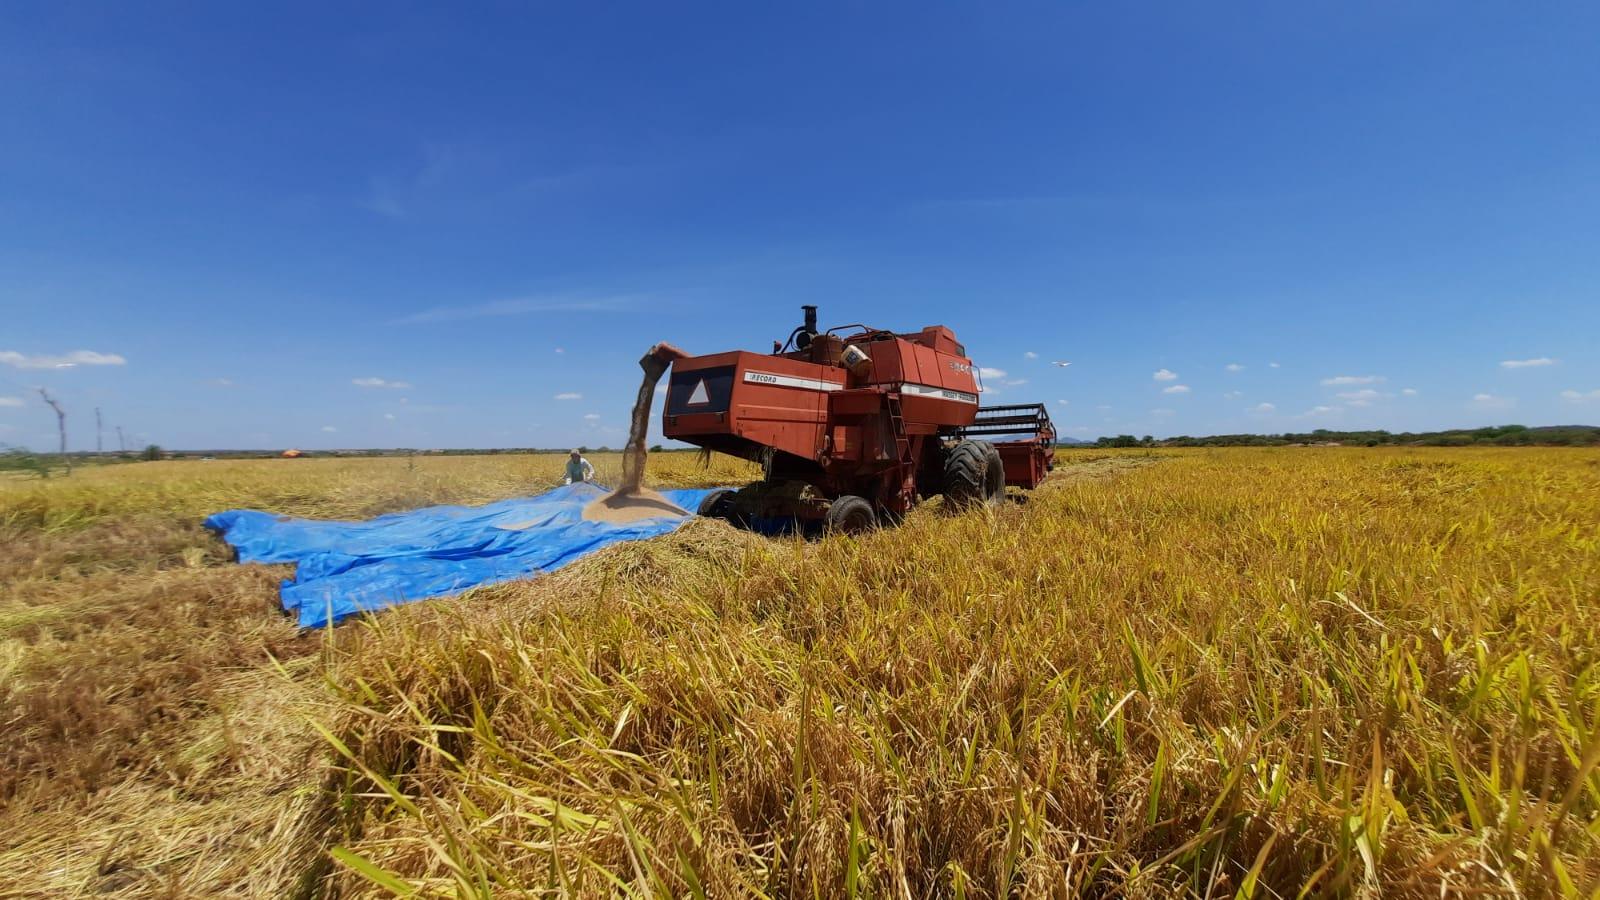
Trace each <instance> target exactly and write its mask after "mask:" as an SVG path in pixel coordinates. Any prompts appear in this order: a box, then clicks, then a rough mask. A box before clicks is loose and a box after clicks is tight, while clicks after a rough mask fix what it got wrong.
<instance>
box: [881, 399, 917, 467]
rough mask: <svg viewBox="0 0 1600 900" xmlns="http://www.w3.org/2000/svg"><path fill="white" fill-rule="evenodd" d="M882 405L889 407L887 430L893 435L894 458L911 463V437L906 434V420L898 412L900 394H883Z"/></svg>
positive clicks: (904, 462)
mask: <svg viewBox="0 0 1600 900" xmlns="http://www.w3.org/2000/svg"><path fill="white" fill-rule="evenodd" d="M884 405H885V406H886V407H888V409H889V431H890V433H891V434H893V435H894V449H895V458H896V459H898V460H899V461H900V464H901V465H907V466H908V465H911V462H912V460H911V438H909V437H907V436H906V420H905V417H904V416H902V415H901V414H900V394H899V393H898V392H890V393H888V394H885V395H884Z"/></svg>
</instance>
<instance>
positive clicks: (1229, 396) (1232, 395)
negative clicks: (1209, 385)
mask: <svg viewBox="0 0 1600 900" xmlns="http://www.w3.org/2000/svg"><path fill="white" fill-rule="evenodd" d="M1243 396H1244V391H1229V392H1227V393H1226V394H1223V395H1222V399H1224V400H1237V399H1239V398H1240V397H1243Z"/></svg>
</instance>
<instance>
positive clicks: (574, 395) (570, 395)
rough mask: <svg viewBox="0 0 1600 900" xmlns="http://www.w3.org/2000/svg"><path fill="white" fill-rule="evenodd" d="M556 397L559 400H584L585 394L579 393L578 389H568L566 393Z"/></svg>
mask: <svg viewBox="0 0 1600 900" xmlns="http://www.w3.org/2000/svg"><path fill="white" fill-rule="evenodd" d="M555 399H557V400H582V399H583V395H582V394H580V393H578V392H577V391H566V392H565V393H560V394H557V395H556V397H555Z"/></svg>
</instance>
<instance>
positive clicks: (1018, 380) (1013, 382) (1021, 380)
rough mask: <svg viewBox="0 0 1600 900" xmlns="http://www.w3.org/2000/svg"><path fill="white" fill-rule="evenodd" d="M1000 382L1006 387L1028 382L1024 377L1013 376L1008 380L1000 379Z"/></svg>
mask: <svg viewBox="0 0 1600 900" xmlns="http://www.w3.org/2000/svg"><path fill="white" fill-rule="evenodd" d="M1000 383H1001V384H1003V385H1005V386H1006V387H1019V386H1021V385H1024V384H1027V383H1028V379H1026V378H1013V379H1011V380H1010V381H1002V382H1000Z"/></svg>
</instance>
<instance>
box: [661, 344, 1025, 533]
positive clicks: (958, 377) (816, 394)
mask: <svg viewBox="0 0 1600 900" xmlns="http://www.w3.org/2000/svg"><path fill="white" fill-rule="evenodd" d="M851 327H857V328H858V327H859V326H851ZM851 345H853V346H854V347H855V348H858V349H859V350H860V351H861V352H862V353H864V354H865V356H866V358H867V360H868V361H869V362H868V363H867V364H864V365H863V364H860V362H859V360H858V361H857V365H855V366H854V367H853V368H846V367H845V364H844V362H842V357H843V356H844V354H845V348H846V347H847V346H851ZM978 397H979V385H978V382H977V380H976V378H975V377H974V374H973V366H972V361H971V360H970V359H968V358H967V356H966V353H965V350H964V349H963V348H962V346H961V344H960V343H959V342H957V340H956V337H955V334H954V333H952V332H951V331H950V329H948V328H945V327H944V326H932V327H929V328H924V329H923V330H921V331H919V332H912V333H908V334H894V333H890V332H885V331H876V330H870V329H862V330H861V331H860V332H859V333H855V334H851V335H849V336H847V337H845V338H839V337H835V336H833V335H832V334H831V333H830V334H820V335H816V336H815V337H814V339H812V340H811V341H810V343H809V346H807V347H806V348H805V349H803V350H796V351H794V352H788V353H773V354H762V353H753V352H750V351H745V350H734V351H729V352H725V353H711V354H706V355H704V356H682V357H679V358H676V359H675V360H674V361H673V363H672V375H671V380H670V381H669V382H668V386H667V397H666V404H665V408H664V410H663V411H662V425H663V433H664V434H665V436H666V437H668V438H672V439H674V440H680V441H685V442H687V443H691V444H695V445H697V446H701V447H705V448H708V449H711V450H715V451H718V452H721V453H727V454H730V455H733V456H739V457H743V458H745V459H749V460H753V461H756V462H759V463H761V464H762V465H763V467H764V471H765V476H766V480H767V481H803V482H806V483H809V484H811V485H813V486H814V487H815V488H816V489H817V490H818V491H819V492H821V493H822V494H823V495H825V496H826V497H828V498H830V499H831V498H835V497H838V496H840V495H843V494H855V495H858V496H862V497H866V498H867V499H869V500H871V501H873V502H874V503H875V504H876V505H877V506H878V507H879V508H880V509H883V510H885V511H888V512H890V513H894V514H900V513H904V512H905V511H906V510H908V509H909V508H910V507H911V505H912V504H914V503H915V501H916V497H917V494H918V493H919V480H920V481H923V482H925V481H926V478H927V476H928V473H929V472H930V470H931V469H932V468H935V467H937V466H939V465H940V464H941V462H940V460H941V459H942V456H941V453H942V448H943V440H944V439H945V438H946V437H950V436H952V435H955V434H958V433H959V431H960V430H961V429H963V428H965V427H966V426H970V425H972V424H973V422H974V420H975V419H976V418H977V416H978ZM1050 437H1051V439H1052V440H1053V437H1054V435H1053V433H1052V434H1051V436H1050ZM996 446H997V447H998V448H1000V450H1001V457H1002V460H1003V461H1005V466H1006V480H1007V482H1008V483H1014V484H1018V485H1021V486H1025V487H1032V486H1034V485H1036V484H1037V483H1038V482H1039V481H1040V480H1041V479H1042V478H1043V476H1044V471H1045V470H1046V469H1047V468H1048V466H1049V463H1050V459H1049V456H1048V455H1047V454H1046V453H1044V452H1041V450H1040V447H1039V444H1038V443H1037V442H1033V443H1030V444H1028V447H1029V449H1026V450H1024V449H1022V444H1018V445H1016V446H1015V447H1012V448H1010V449H1007V445H1006V444H1003V443H1002V444H996ZM1044 448H1045V449H1046V450H1048V444H1045V445H1044ZM1013 475H1015V479H1013ZM927 492H928V491H923V493H927Z"/></svg>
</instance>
